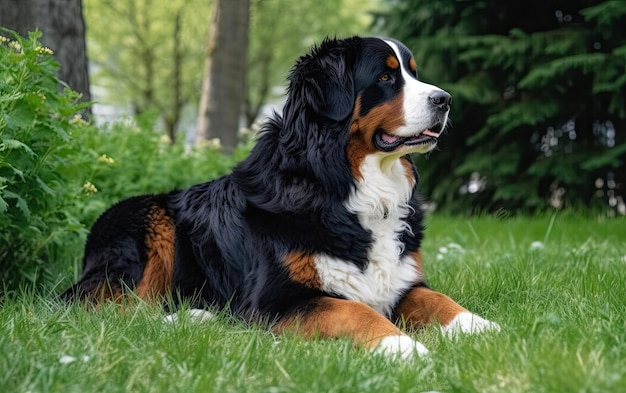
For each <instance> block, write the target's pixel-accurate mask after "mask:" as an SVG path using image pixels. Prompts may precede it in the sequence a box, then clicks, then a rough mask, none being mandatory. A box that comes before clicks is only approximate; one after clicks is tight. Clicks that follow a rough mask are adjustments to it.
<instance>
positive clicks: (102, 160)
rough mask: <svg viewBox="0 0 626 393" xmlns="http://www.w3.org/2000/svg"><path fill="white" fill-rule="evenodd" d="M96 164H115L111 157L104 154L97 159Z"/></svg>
mask: <svg viewBox="0 0 626 393" xmlns="http://www.w3.org/2000/svg"><path fill="white" fill-rule="evenodd" d="M98 162H100V163H103V164H108V165H113V164H115V160H114V159H113V158H112V157H109V156H107V155H106V154H103V155H101V156H100V157H98Z"/></svg>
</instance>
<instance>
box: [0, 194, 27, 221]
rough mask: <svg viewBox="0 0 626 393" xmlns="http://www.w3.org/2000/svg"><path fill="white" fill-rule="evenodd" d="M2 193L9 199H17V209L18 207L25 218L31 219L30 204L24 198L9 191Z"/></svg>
mask: <svg viewBox="0 0 626 393" xmlns="http://www.w3.org/2000/svg"><path fill="white" fill-rule="evenodd" d="M2 193H3V194H4V196H5V197H6V198H7V199H15V200H16V202H15V207H17V208H18V209H19V210H20V211H21V212H22V214H23V215H24V217H26V218H28V217H30V209H29V208H28V203H27V202H26V200H25V199H24V198H22V197H21V196H19V195H18V194H16V193H14V192H12V191H8V190H4V191H3V192H2Z"/></svg>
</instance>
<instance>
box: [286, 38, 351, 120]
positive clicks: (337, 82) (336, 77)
mask: <svg viewBox="0 0 626 393" xmlns="http://www.w3.org/2000/svg"><path fill="white" fill-rule="evenodd" d="M356 45H357V44H356V42H355V39H347V40H337V39H328V38H327V39H325V40H324V41H323V42H322V43H321V44H320V45H319V46H317V47H314V48H313V49H311V51H310V52H309V53H308V54H307V55H305V56H303V57H301V58H300V59H299V60H298V62H297V63H296V65H295V66H294V67H293V69H292V70H291V74H290V76H289V82H290V84H289V100H291V101H292V102H291V104H294V105H296V106H298V107H300V108H302V107H303V104H304V107H306V108H308V109H309V110H312V111H313V112H314V113H315V114H316V115H319V116H321V117H323V118H326V119H330V120H334V121H336V122H341V121H343V120H346V119H347V118H348V117H349V116H350V115H351V114H352V110H353V108H354V100H355V91H354V75H353V68H354V62H355V60H354V57H355V56H354V48H355V46H356ZM289 104H290V103H289V102H288V103H287V105H289Z"/></svg>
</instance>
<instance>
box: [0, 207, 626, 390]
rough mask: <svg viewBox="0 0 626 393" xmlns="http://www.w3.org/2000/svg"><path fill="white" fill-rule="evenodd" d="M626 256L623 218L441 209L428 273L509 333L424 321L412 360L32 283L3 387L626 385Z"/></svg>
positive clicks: (0, 345) (12, 320) (1, 351)
mask: <svg viewBox="0 0 626 393" xmlns="http://www.w3.org/2000/svg"><path fill="white" fill-rule="evenodd" d="M625 258H626V222H625V221H624V220H610V221H599V220H596V219H590V218H581V217H575V216H559V217H537V218H512V219H497V218H491V217H480V218H472V219H468V220H465V219H459V218H447V217H439V216H434V217H433V218H430V219H429V221H428V229H427V236H426V242H425V244H424V260H425V267H426V270H427V275H428V277H429V282H430V285H431V286H432V287H433V288H435V289H437V290H441V291H443V292H444V293H447V294H449V295H450V296H451V297H452V298H454V299H456V300H457V301H459V302H460V303H461V304H462V305H464V306H465V307H467V308H468V309H470V310H472V311H474V312H476V313H478V314H481V315H483V316H485V317H487V318H488V319H491V320H495V321H497V322H498V323H500V324H501V326H502V332H501V333H499V334H485V335H478V336H463V337H460V338H458V339H456V340H450V339H446V338H444V337H441V336H440V334H439V333H438V330H437V329H436V328H434V327H433V328H428V329H424V330H423V331H419V332H414V333H413V334H414V335H415V336H416V338H417V339H419V340H421V341H422V342H423V343H424V344H425V345H426V346H427V347H428V348H429V349H431V355H430V356H429V357H428V358H426V359H416V360H415V361H413V362H408V363H406V362H405V363H401V362H394V361H391V360H388V359H385V358H382V357H380V356H375V355H372V354H370V353H368V352H367V351H365V350H362V349H358V348H353V347H352V346H351V345H350V343H349V342H348V341H346V340H336V341H323V340H320V341H313V342H306V341H303V340H301V339H300V338H298V337H285V336H275V335H273V334H271V333H269V332H268V331H266V330H264V329H262V328H259V327H255V326H246V325H245V324H243V323H241V322H237V321H233V320H230V319H229V318H227V317H226V316H220V317H219V318H217V319H216V320H212V321H207V322H202V323H191V321H189V320H186V319H185V318H183V319H182V320H181V321H180V322H179V323H177V324H174V325H167V324H164V323H163V322H162V317H163V315H164V314H163V312H162V310H161V309H160V308H159V307H157V306H151V305H148V304H139V305H133V306H130V307H126V308H125V312H123V313H122V312H120V310H119V308H118V307H117V306H114V305H107V306H104V307H101V308H100V309H98V310H88V309H85V308H83V307H80V306H71V307H67V306H65V305H62V304H60V303H58V302H56V301H54V300H51V299H52V298H53V294H41V293H38V294H33V293H28V292H26V293H24V294H23V295H22V296H20V297H19V299H17V300H11V301H9V300H5V301H4V303H3V304H2V308H1V309H0V370H2V372H0V391H2V392H27V391H29V392H96V391H98V392H122V391H124V392H126V391H133V392H174V391H178V392H424V391H431V390H437V391H440V392H574V391H576V392H622V391H626V368H625V367H624V366H623V364H624V361H625V360H626V259H625Z"/></svg>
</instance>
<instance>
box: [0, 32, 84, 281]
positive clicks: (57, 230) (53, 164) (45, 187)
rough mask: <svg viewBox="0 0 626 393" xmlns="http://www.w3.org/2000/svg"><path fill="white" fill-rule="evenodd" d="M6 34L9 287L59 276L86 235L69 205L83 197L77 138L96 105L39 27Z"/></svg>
mask: <svg viewBox="0 0 626 393" xmlns="http://www.w3.org/2000/svg"><path fill="white" fill-rule="evenodd" d="M1 32H2V33H3V36H0V41H1V42H0V279H1V280H2V282H3V286H2V288H0V291H6V290H10V289H14V288H16V287H17V286H18V285H20V284H22V283H30V284H41V283H43V282H45V281H49V280H51V279H53V272H54V271H55V266H54V260H55V259H56V258H57V257H60V256H61V254H63V253H64V251H63V250H64V249H66V248H67V247H68V246H69V244H67V241H68V239H76V238H78V237H80V232H81V231H82V225H81V224H80V222H79V220H78V219H77V218H76V217H75V216H72V215H71V214H69V213H68V209H67V207H68V206H71V205H74V204H75V203H76V201H77V200H78V199H80V198H81V197H82V194H83V193H82V191H81V187H82V183H80V182H79V179H80V178H81V177H82V176H81V171H82V169H81V166H80V165H77V164H79V163H80V160H81V154H80V151H79V148H78V145H77V144H76V143H75V139H74V137H73V135H75V134H77V133H80V132H81V130H82V129H83V128H84V126H85V123H84V121H82V120H81V119H80V115H79V112H80V111H81V110H82V109H84V108H85V107H86V106H87V105H88V104H85V103H80V102H79V100H78V99H79V94H78V93H76V92H74V91H72V90H71V89H69V88H68V87H67V86H66V85H64V84H63V83H62V82H60V81H59V80H58V79H57V78H56V76H55V74H56V72H57V70H58V68H59V65H58V63H56V61H55V60H54V59H53V58H52V56H51V55H52V51H50V49H47V48H44V47H42V46H41V44H40V43H39V42H38V40H37V39H38V37H39V36H40V35H41V34H40V33H39V32H35V33H31V34H29V36H28V38H22V37H20V36H18V35H17V34H15V33H13V32H11V31H9V30H4V29H3V30H1ZM8 37H10V38H8ZM59 86H62V87H63V90H62V91H60V89H59ZM77 234H78V236H77ZM68 236H69V237H68ZM0 293H1V292H0Z"/></svg>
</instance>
